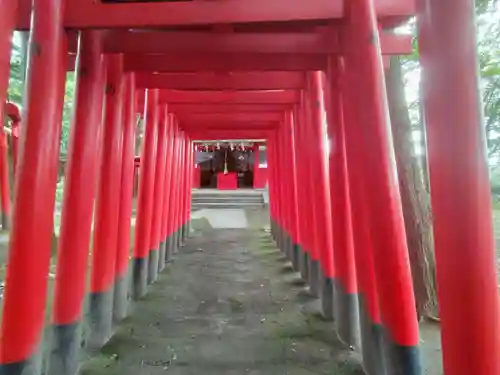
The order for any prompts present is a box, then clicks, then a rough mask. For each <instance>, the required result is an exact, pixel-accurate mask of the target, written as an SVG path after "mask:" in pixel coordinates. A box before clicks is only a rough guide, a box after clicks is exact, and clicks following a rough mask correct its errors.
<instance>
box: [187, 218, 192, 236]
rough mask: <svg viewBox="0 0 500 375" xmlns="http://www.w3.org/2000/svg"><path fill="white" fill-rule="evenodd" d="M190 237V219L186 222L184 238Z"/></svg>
mask: <svg viewBox="0 0 500 375" xmlns="http://www.w3.org/2000/svg"><path fill="white" fill-rule="evenodd" d="M189 237H191V219H189V220H188V221H187V222H186V238H189Z"/></svg>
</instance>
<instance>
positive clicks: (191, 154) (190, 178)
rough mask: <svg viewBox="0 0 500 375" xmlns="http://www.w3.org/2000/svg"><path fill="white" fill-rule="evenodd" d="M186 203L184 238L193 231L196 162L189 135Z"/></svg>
mask: <svg viewBox="0 0 500 375" xmlns="http://www.w3.org/2000/svg"><path fill="white" fill-rule="evenodd" d="M186 163H187V165H186V178H187V183H186V203H185V205H184V206H185V207H184V229H183V234H184V239H186V238H187V237H189V234H190V233H191V200H192V192H193V173H192V171H193V165H194V164H195V163H194V146H193V142H192V141H191V139H190V138H189V137H187V159H186Z"/></svg>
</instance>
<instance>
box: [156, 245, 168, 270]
mask: <svg viewBox="0 0 500 375" xmlns="http://www.w3.org/2000/svg"><path fill="white" fill-rule="evenodd" d="M166 253H167V243H166V240H165V241H161V242H160V250H159V253H158V255H159V256H158V273H160V272H162V271H163V270H164V269H165V256H166Z"/></svg>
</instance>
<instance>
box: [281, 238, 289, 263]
mask: <svg viewBox="0 0 500 375" xmlns="http://www.w3.org/2000/svg"><path fill="white" fill-rule="evenodd" d="M282 239H283V244H282V246H283V249H282V251H283V254H284V255H285V256H286V259H287V260H290V237H289V236H288V233H287V232H285V231H283V234H282Z"/></svg>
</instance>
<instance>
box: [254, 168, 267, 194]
mask: <svg viewBox="0 0 500 375" xmlns="http://www.w3.org/2000/svg"><path fill="white" fill-rule="evenodd" d="M268 176H269V174H268V170H267V167H264V168H257V169H254V172H253V188H254V189H264V188H265V187H266V184H267V179H268Z"/></svg>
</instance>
